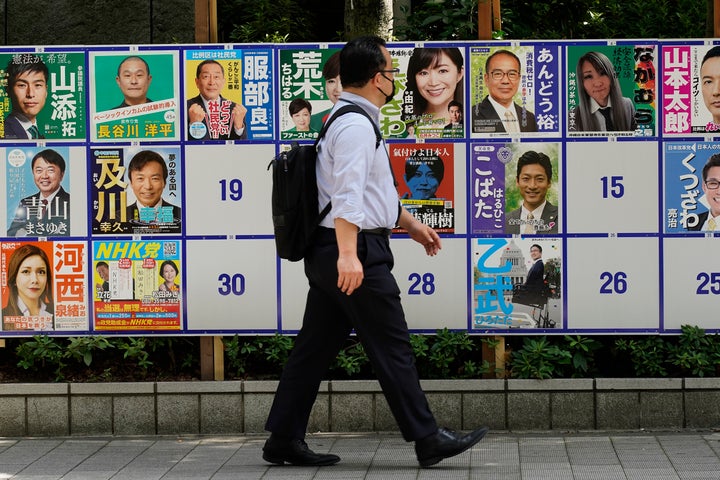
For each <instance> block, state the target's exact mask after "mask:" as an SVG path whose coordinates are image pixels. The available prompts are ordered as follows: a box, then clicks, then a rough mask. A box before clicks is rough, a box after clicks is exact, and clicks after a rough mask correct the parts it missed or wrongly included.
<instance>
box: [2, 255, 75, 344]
mask: <svg viewBox="0 0 720 480" xmlns="http://www.w3.org/2000/svg"><path fill="white" fill-rule="evenodd" d="M86 268H87V243H86V242H78V241H63V242H49V241H41V242H0V272H1V277H0V278H1V279H2V280H1V282H0V289H1V291H2V307H3V309H2V328H0V330H3V331H27V330H32V331H60V330H87V329H88V311H87V302H88V292H87V275H86Z"/></svg>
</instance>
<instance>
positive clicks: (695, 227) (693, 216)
mask: <svg viewBox="0 0 720 480" xmlns="http://www.w3.org/2000/svg"><path fill="white" fill-rule="evenodd" d="M663 147H664V152H663V164H664V166H665V168H664V171H665V175H664V177H665V210H664V218H663V223H664V225H665V229H664V230H665V233H688V232H713V231H718V230H720V225H719V224H720V188H719V187H720V144H719V143H716V142H666V143H665V144H664V145H663Z"/></svg>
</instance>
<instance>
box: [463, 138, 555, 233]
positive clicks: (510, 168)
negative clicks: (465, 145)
mask: <svg viewBox="0 0 720 480" xmlns="http://www.w3.org/2000/svg"><path fill="white" fill-rule="evenodd" d="M560 152H561V148H560V144H559V143H556V142H535V143H531V142H522V143H518V142H509V143H472V144H471V145H470V156H471V166H470V168H471V184H470V202H471V205H470V212H471V215H472V218H471V232H472V233H474V234H508V235H520V234H530V235H557V234H558V233H561V232H562V228H561V223H560V220H561V219H560V211H561V205H562V198H561V191H562V189H561V188H560V169H559V166H560V165H561V162H560ZM518 164H520V165H521V168H520V169H518ZM530 214H532V215H533V216H532V217H530V216H529V215H530Z"/></svg>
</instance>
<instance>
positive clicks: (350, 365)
mask: <svg viewBox="0 0 720 480" xmlns="http://www.w3.org/2000/svg"><path fill="white" fill-rule="evenodd" d="M369 363H370V360H369V359H368V357H367V355H366V354H365V350H364V349H363V346H362V343H360V341H359V340H358V339H356V338H353V339H351V340H350V344H349V345H348V346H347V347H345V348H343V349H342V350H340V352H339V353H338V355H337V357H336V358H335V361H334V362H333V364H332V366H331V367H330V371H331V372H333V371H338V372H341V373H342V374H343V375H345V376H347V377H348V378H351V377H353V376H354V375H357V374H359V373H360V372H362V371H363V367H365V366H366V365H368V364H369Z"/></svg>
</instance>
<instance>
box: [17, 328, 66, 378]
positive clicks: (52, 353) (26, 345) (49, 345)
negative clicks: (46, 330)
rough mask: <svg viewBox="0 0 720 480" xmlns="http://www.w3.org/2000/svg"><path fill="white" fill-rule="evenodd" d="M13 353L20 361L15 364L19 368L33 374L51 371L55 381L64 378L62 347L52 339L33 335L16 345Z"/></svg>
mask: <svg viewBox="0 0 720 480" xmlns="http://www.w3.org/2000/svg"><path fill="white" fill-rule="evenodd" d="M15 353H16V354H17V356H18V358H19V359H20V360H19V361H18V363H17V365H18V366H19V367H21V368H24V369H25V370H30V371H33V372H38V371H41V370H43V371H47V370H52V372H53V373H54V375H55V381H61V380H62V379H63V378H64V376H63V374H62V369H63V367H64V366H65V362H64V359H65V355H64V352H63V348H62V346H60V345H59V344H58V343H57V342H56V341H55V339H54V338H52V337H49V336H47V335H35V336H34V337H32V339H27V340H26V341H24V342H22V343H21V344H20V345H18V347H17V348H16V349H15Z"/></svg>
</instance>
